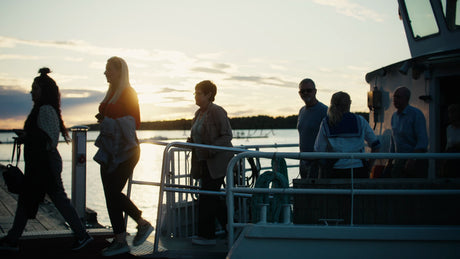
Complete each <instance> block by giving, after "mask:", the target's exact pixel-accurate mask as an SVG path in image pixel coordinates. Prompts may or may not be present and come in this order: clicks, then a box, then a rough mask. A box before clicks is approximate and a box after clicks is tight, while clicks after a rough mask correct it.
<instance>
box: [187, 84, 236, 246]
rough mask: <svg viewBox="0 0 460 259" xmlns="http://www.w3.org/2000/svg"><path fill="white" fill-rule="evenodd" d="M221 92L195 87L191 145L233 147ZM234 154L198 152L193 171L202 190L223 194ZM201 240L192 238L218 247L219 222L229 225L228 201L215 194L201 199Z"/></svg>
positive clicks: (211, 86) (199, 222)
mask: <svg viewBox="0 0 460 259" xmlns="http://www.w3.org/2000/svg"><path fill="white" fill-rule="evenodd" d="M216 93H217V87H216V85H215V84H214V83H213V82H211V81H209V80H206V81H202V82H200V83H198V84H197V85H196V86H195V102H196V105H198V106H199V107H200V108H199V109H198V110H197V111H196V112H195V118H194V119H193V121H192V131H191V137H190V138H189V142H193V143H197V144H206V145H215V146H225V147H231V146H232V142H231V141H232V127H231V126H230V121H229V119H228V117H227V112H226V111H225V110H224V109H223V108H222V107H220V106H218V105H216V104H214V103H213V101H214V97H215V96H216ZM232 156H233V154H232V153H231V152H222V151H215V150H204V149H196V150H195V151H194V154H193V157H192V160H193V162H192V172H198V175H201V176H200V179H201V189H202V190H207V191H220V187H221V186H222V185H223V184H224V179H225V175H226V169H227V164H228V162H229V161H230V159H231V158H232ZM198 210H199V211H198V214H199V217H198V237H196V238H193V239H192V243H193V244H196V245H214V244H216V240H215V230H216V227H215V219H216V218H217V219H218V220H219V222H220V224H221V225H222V227H224V228H225V227H226V224H227V207H226V204H225V200H223V199H222V198H221V197H219V196H215V195H204V194H200V196H199V208H198Z"/></svg>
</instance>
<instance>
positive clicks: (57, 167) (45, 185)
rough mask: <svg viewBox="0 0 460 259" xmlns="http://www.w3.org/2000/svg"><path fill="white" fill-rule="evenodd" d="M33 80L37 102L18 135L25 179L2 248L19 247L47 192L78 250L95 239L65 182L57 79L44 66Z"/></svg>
mask: <svg viewBox="0 0 460 259" xmlns="http://www.w3.org/2000/svg"><path fill="white" fill-rule="evenodd" d="M39 73H40V76H38V77H36V78H35V79H34V82H33V84H32V91H31V94H32V101H33V102H34V106H33V108H32V111H31V112H30V114H29V116H28V117H27V120H26V121H25V123H24V133H23V134H21V135H20V136H19V138H18V141H19V143H23V144H24V162H25V168H24V169H25V170H24V172H25V173H24V175H25V176H24V183H23V188H22V191H21V193H20V194H19V199H18V205H17V209H16V214H15V217H14V222H13V227H12V228H11V229H10V231H8V235H7V236H6V237H5V238H3V239H2V240H1V241H0V250H18V246H17V243H18V240H19V238H20V237H21V235H22V232H23V231H24V228H25V226H26V224H27V220H28V219H33V218H35V216H36V214H37V211H38V206H39V203H40V202H41V201H42V200H43V198H44V196H45V194H48V196H49V197H50V198H51V200H52V201H53V203H54V205H55V206H56V208H57V209H58V210H59V212H60V213H61V215H62V216H63V217H64V219H65V220H66V221H67V223H69V225H70V228H71V229H72V230H73V232H74V233H75V237H76V242H75V245H74V246H73V248H72V250H79V249H81V248H83V247H84V246H86V245H87V244H88V243H89V242H91V241H92V240H93V238H92V237H91V236H89V235H88V233H87V232H86V229H85V227H84V226H83V224H82V222H81V220H80V218H79V217H78V214H77V212H76V211H75V208H74V207H73V206H72V204H71V202H70V200H69V198H68V197H67V194H66V192H65V190H64V186H63V184H62V178H61V172H62V159H61V155H60V154H59V152H58V150H57V144H58V141H59V133H61V134H62V136H63V137H64V139H65V140H66V142H68V141H69V139H70V138H69V135H68V133H67V129H66V127H65V126H64V122H63V120H62V116H61V98H60V93H59V88H58V86H57V85H56V82H55V81H54V80H53V79H52V78H50V77H49V76H48V75H47V74H48V73H50V70H49V68H42V69H40V71H39Z"/></svg>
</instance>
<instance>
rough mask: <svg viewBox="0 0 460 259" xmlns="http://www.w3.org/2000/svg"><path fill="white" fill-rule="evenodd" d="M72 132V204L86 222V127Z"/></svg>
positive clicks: (74, 129)
mask: <svg viewBox="0 0 460 259" xmlns="http://www.w3.org/2000/svg"><path fill="white" fill-rule="evenodd" d="M70 130H71V131H72V204H73V206H74V207H75V210H76V211H77V214H78V216H79V217H80V219H82V221H83V222H86V219H85V217H86V133H87V131H88V127H87V126H74V127H72V128H70Z"/></svg>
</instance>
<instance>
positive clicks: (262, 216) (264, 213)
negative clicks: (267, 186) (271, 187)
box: [257, 203, 268, 224]
mask: <svg viewBox="0 0 460 259" xmlns="http://www.w3.org/2000/svg"><path fill="white" fill-rule="evenodd" d="M258 205H259V207H260V220H259V222H257V223H258V224H266V223H267V209H268V204H267V203H260V204H258Z"/></svg>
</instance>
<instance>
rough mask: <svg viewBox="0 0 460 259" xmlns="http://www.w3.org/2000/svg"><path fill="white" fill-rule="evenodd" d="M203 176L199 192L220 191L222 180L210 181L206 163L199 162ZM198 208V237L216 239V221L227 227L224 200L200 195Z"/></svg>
mask: <svg viewBox="0 0 460 259" xmlns="http://www.w3.org/2000/svg"><path fill="white" fill-rule="evenodd" d="M201 168H202V169H201V170H203V171H202V172H203V175H202V178H201V190H206V191H220V187H221V186H222V185H223V184H224V178H225V177H222V178H218V179H212V178H211V175H210V174H209V170H208V166H207V165H206V162H205V161H203V162H201ZM198 202H199V207H198V236H201V237H204V238H209V239H214V238H215V237H216V219H217V220H218V221H219V223H220V224H221V226H222V227H223V228H224V229H225V228H226V226H227V204H226V201H225V198H224V197H222V196H218V195H206V194H200V196H199V200H198Z"/></svg>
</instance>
